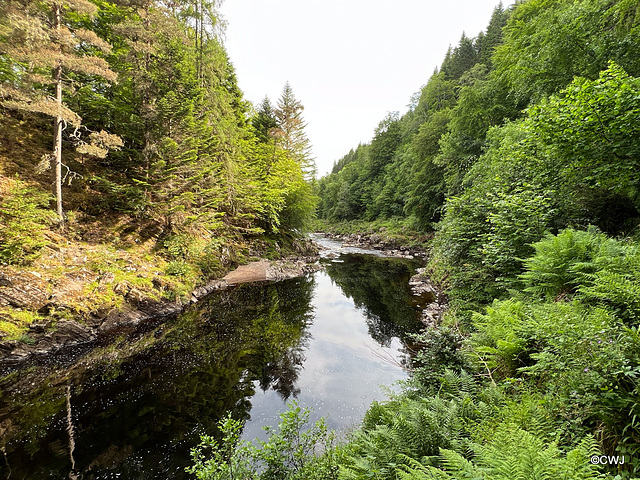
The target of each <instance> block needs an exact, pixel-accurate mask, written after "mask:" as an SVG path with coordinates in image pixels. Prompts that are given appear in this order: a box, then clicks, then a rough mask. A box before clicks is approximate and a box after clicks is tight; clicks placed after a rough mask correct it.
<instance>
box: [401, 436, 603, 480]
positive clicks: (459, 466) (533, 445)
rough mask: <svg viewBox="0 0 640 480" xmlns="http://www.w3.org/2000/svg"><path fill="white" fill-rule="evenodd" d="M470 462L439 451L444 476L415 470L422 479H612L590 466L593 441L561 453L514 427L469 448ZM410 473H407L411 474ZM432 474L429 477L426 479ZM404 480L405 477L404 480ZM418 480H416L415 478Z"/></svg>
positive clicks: (584, 442)
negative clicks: (482, 443)
mask: <svg viewBox="0 0 640 480" xmlns="http://www.w3.org/2000/svg"><path fill="white" fill-rule="evenodd" d="M471 449H472V450H473V452H474V456H473V459H472V460H471V461H469V460H467V459H465V458H464V457H463V456H462V455H460V454H459V453H457V452H454V451H450V450H446V449H443V450H442V451H441V461H442V464H443V470H444V471H445V472H447V475H442V476H436V475H439V472H437V471H436V470H435V469H434V468H429V467H426V468H424V467H421V466H415V467H413V469H415V471H417V472H421V474H422V475H423V477H422V478H450V479H460V480H462V479H468V478H491V479H495V480H513V479H522V480H534V479H536V480H538V479H539V480H543V479H545V480H556V479H567V480H568V479H572V480H580V479H583V480H591V479H595V478H612V477H610V476H606V477H605V476H604V475H600V474H599V473H598V470H599V468H598V466H597V465H593V464H592V463H591V462H590V458H591V456H592V455H598V454H599V453H600V452H599V451H598V446H597V443H596V441H595V440H594V439H593V437H587V438H585V439H584V440H582V441H581V442H580V443H579V444H578V445H577V446H576V447H575V448H573V449H571V450H569V451H567V452H566V453H565V452H563V451H562V449H560V448H559V447H558V445H557V444H555V443H549V444H548V443H546V442H544V441H543V440H541V439H540V438H537V437H536V436H534V435H532V434H531V433H529V432H526V431H524V430H521V429H520V428H518V427H517V426H515V425H509V424H503V425H501V426H500V427H499V428H498V429H497V430H496V432H495V435H494V437H493V439H492V441H491V442H490V443H489V444H488V445H473V446H471ZM411 471H412V469H407V473H411ZM427 474H433V476H431V477H430V476H427ZM405 478H406V477H405ZM418 478H420V477H418Z"/></svg>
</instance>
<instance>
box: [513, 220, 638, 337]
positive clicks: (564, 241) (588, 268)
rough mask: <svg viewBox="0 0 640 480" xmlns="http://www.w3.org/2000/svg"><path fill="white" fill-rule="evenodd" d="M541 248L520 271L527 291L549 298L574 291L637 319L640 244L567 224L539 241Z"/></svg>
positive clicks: (630, 320) (631, 320)
mask: <svg viewBox="0 0 640 480" xmlns="http://www.w3.org/2000/svg"><path fill="white" fill-rule="evenodd" d="M533 247H534V248H535V250H536V254H535V255H534V256H532V257H531V258H530V259H528V260H527V261H526V262H525V268H526V271H525V272H524V273H523V274H522V275H520V278H521V279H522V280H523V281H524V284H525V288H524V291H525V292H529V293H533V294H536V295H540V294H543V295H545V296H547V297H548V298H553V297H558V296H564V295H569V294H573V295H575V296H576V297H577V298H578V299H580V300H581V301H583V302H585V303H587V304H593V305H600V306H603V307H606V308H609V309H610V310H611V311H612V312H613V313H615V314H616V315H617V316H618V317H619V318H621V319H622V320H624V321H626V322H628V323H631V324H634V325H637V323H638V319H639V318H640V290H639V288H640V286H639V285H638V281H637V279H638V276H639V275H640V249H639V248H638V247H637V245H635V244H632V243H629V242H624V241H619V240H614V239H611V238H608V237H606V235H604V234H602V233H598V232H597V231H595V230H594V229H590V230H588V231H576V230H572V229H566V230H564V231H562V232H561V233H560V234H558V235H555V236H548V237H546V238H545V239H543V240H541V241H540V242H538V243H536V244H534V245H533Z"/></svg>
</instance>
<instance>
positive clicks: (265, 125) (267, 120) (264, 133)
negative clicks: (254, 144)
mask: <svg viewBox="0 0 640 480" xmlns="http://www.w3.org/2000/svg"><path fill="white" fill-rule="evenodd" d="M251 124H252V125H253V128H255V129H256V135H257V137H258V139H260V141H261V142H263V143H269V141H270V138H271V136H272V134H273V129H274V128H276V127H277V126H278V120H277V119H276V114H275V112H274V110H273V106H272V105H271V100H269V97H267V96H265V97H264V98H263V99H262V102H260V105H258V108H257V110H256V115H255V116H254V117H253V118H252V119H251Z"/></svg>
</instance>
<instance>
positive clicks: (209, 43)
mask: <svg viewBox="0 0 640 480" xmlns="http://www.w3.org/2000/svg"><path fill="white" fill-rule="evenodd" d="M218 7H219V2H217V1H209V2H206V1H202V0H194V1H193V2H190V1H187V2H169V3H166V2H155V1H153V0H150V1H145V0H143V1H140V2H138V1H136V0H134V1H132V2H129V1H127V0H124V1H122V2H107V1H89V0H68V1H67V0H61V1H48V0H44V1H40V0H17V1H13V0H3V1H0V108H1V109H2V117H1V118H0V198H1V203H0V266H1V267H0V268H2V269H3V270H2V271H3V272H4V274H5V275H8V278H22V279H23V280H22V281H26V282H27V283H31V286H30V287H29V288H32V287H33V286H34V284H35V283H37V284H38V285H36V286H35V288H39V289H40V290H41V291H43V292H44V295H46V296H48V295H51V294H52V293H53V292H54V290H55V296H56V298H58V300H57V303H55V304H53V305H51V306H50V308H48V309H44V311H42V307H43V305H42V304H40V303H37V302H36V304H25V305H19V306H20V307H21V308H19V309H17V308H12V307H11V306H6V305H4V304H3V305H0V338H4V339H5V340H15V339H17V340H21V341H31V342H32V341H33V340H32V339H30V338H29V337H28V326H29V325H30V324H31V323H33V322H39V321H43V322H47V323H50V322H51V321H53V322H54V323H53V324H55V321H57V319H58V318H61V317H64V315H67V316H70V317H71V318H74V319H76V320H80V321H82V319H83V318H86V317H88V316H90V315H103V314H104V312H105V311H108V310H109V309H110V308H113V307H117V308H123V307H124V306H125V305H127V304H134V306H135V304H138V303H140V302H141V301H142V302H149V301H151V302H156V301H165V300H178V301H181V300H183V299H188V298H190V295H191V292H192V291H193V290H194V289H195V288H196V287H197V286H198V285H202V284H204V283H206V282H207V280H208V279H211V278H216V277H220V276H222V275H224V273H225V272H227V271H228V270H230V269H232V268H234V267H235V266H237V265H238V264H240V263H246V262H247V261H249V260H251V259H257V258H259V257H265V256H266V257H269V258H279V257H281V256H283V255H286V254H287V253H292V252H295V253H298V254H300V253H305V249H306V248H307V247H308V246H307V245H306V244H305V243H304V242H300V240H299V239H300V238H301V235H302V232H304V230H305V229H306V228H307V225H308V224H309V221H310V220H311V219H312V217H313V214H314V210H315V203H316V197H315V196H314V194H313V192H312V188H311V186H310V181H309V180H310V179H311V178H312V177H313V174H314V161H313V159H312V158H311V151H310V145H309V141H308V139H307V137H306V134H305V122H304V118H303V110H304V107H303V105H302V103H301V102H300V101H299V100H298V99H296V97H295V94H294V91H293V89H292V87H291V86H290V85H289V84H288V83H287V84H286V85H284V87H283V90H282V92H281V93H280V94H279V97H277V101H276V102H275V104H274V105H272V104H271V102H270V101H269V99H265V100H264V101H263V102H262V104H260V106H259V107H258V108H254V106H253V105H251V104H250V103H249V102H247V101H245V100H244V99H243V97H242V92H241V91H240V89H239V88H238V85H237V80H236V75H235V72H234V68H233V65H232V63H231V62H230V60H229V58H228V56H227V53H226V51H225V48H224V45H223V44H222V42H221V36H222V34H223V31H224V22H223V21H222V19H221V18H220V16H219V13H218ZM278 93H279V92H274V94H275V95H278ZM25 270H28V271H29V272H31V275H32V276H31V277H29V278H27V277H24V275H23V273H19V272H24V271H25ZM34 272H35V273H34ZM16 275H23V276H21V277H16ZM39 279H43V280H44V282H42V283H40V280H39ZM69 280H71V282H72V283H69ZM8 281H10V280H8ZM64 311H67V312H68V313H66V314H65V313H63V312H64ZM52 312H56V313H52ZM101 312H102V313H101ZM52 315H53V316H52ZM5 337H6V338H5Z"/></svg>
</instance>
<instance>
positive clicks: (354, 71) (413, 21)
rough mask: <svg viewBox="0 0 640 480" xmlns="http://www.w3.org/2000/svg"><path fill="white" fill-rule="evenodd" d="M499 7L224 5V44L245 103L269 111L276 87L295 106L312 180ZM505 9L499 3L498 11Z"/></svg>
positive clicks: (339, 2) (309, 1)
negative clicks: (266, 104)
mask: <svg viewBox="0 0 640 480" xmlns="http://www.w3.org/2000/svg"><path fill="white" fill-rule="evenodd" d="M498 3H499V0H384V1H383V0H270V1H266V0H225V2H224V3H223V5H222V8H221V11H222V15H223V16H224V18H225V19H226V21H227V22H228V26H227V30H226V35H225V37H226V40H225V45H226V47H227V51H228V53H229V56H230V58H231V62H232V63H233V64H234V66H235V67H236V71H237V75H238V83H239V85H240V88H241V89H242V91H243V92H244V94H245V99H247V100H249V101H251V102H253V103H254V104H257V103H259V102H260V101H261V100H262V99H263V98H264V96H265V95H268V96H269V98H270V99H271V101H272V102H273V103H274V104H275V102H276V100H277V99H278V97H279V96H280V93H281V92H282V87H283V86H284V84H285V82H287V81H289V83H290V84H291V87H292V88H293V92H294V94H295V95H296V98H297V99H298V100H300V101H301V102H302V104H303V105H304V106H305V111H304V118H305V120H306V122H307V124H308V126H307V136H308V137H309V140H310V141H311V144H312V146H313V155H314V157H315V158H316V163H317V165H318V174H319V176H322V175H324V174H325V173H326V172H328V171H330V170H331V167H332V166H333V162H334V161H336V160H338V159H340V158H341V157H342V156H344V155H345V154H347V153H348V152H349V150H350V149H351V148H355V147H356V146H357V145H358V143H361V142H362V143H366V142H369V141H370V140H371V138H372V137H373V131H374V129H375V128H376V126H377V125H378V123H379V122H380V121H381V120H382V119H383V118H384V117H385V115H386V114H387V112H390V111H395V110H397V111H400V112H401V113H404V112H406V111H407V105H408V104H409V101H410V98H411V95H412V94H413V93H415V92H417V91H419V90H420V87H421V86H422V85H424V84H425V83H426V82H427V80H428V79H429V77H430V76H431V74H432V73H433V71H434V69H435V68H436V67H438V66H439V65H440V64H441V63H442V60H443V58H444V55H445V53H446V52H447V48H448V47H449V45H452V46H455V45H457V43H458V41H459V40H460V36H461V35H462V32H463V31H464V32H465V33H466V34H467V35H468V36H470V37H475V36H476V35H477V34H478V33H479V32H480V31H481V30H484V29H485V28H486V26H487V24H488V23H489V19H490V18H491V13H492V12H493V9H494V8H495V6H496V5H497V4H498ZM511 3H513V2H512V1H510V0H505V1H503V5H504V6H505V7H506V6H507V5H510V4H511Z"/></svg>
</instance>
